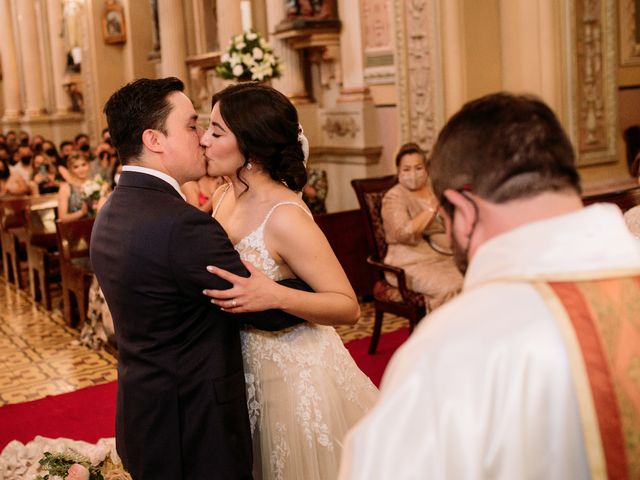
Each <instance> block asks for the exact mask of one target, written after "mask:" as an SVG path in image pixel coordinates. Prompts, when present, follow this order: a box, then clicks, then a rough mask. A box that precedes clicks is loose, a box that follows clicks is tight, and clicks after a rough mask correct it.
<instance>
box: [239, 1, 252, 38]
mask: <svg viewBox="0 0 640 480" xmlns="http://www.w3.org/2000/svg"><path fill="white" fill-rule="evenodd" d="M240 17H241V18H242V31H244V32H247V31H249V30H251V1H250V0H242V1H241V2H240Z"/></svg>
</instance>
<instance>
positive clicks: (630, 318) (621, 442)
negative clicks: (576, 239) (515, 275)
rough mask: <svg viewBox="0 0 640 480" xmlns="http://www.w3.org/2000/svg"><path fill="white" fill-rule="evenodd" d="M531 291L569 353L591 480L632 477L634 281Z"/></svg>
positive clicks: (636, 463)
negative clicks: (547, 311) (537, 293)
mask: <svg viewBox="0 0 640 480" xmlns="http://www.w3.org/2000/svg"><path fill="white" fill-rule="evenodd" d="M538 288H539V290H540V291H541V292H542V293H543V296H544V297H545V299H546V301H547V303H548V305H549V306H550V307H551V309H552V310H553V312H554V316H555V318H556V320H557V323H558V325H559V327H560V330H561V332H562V335H563V338H564V342H565V345H566V347H567V351H568V354H569V360H570V364H571V369H572V373H573V378H574V382H575V386H576V392H577V397H578V404H579V407H580V416H581V419H582V430H583V433H584V437H585V442H586V448H587V453H588V457H589V464H590V470H591V475H592V478H594V479H595V478H609V479H638V478H640V276H630V277H621V278H612V279H606V280H589V281H578V282H548V283H542V284H538Z"/></svg>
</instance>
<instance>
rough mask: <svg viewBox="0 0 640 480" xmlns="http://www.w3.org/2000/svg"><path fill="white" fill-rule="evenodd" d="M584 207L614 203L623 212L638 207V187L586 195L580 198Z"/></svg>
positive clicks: (639, 200) (639, 192)
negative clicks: (601, 203)
mask: <svg viewBox="0 0 640 480" xmlns="http://www.w3.org/2000/svg"><path fill="white" fill-rule="evenodd" d="M582 202H583V203H584V204H585V205H591V204H593V203H600V202H605V203H615V204H616V205H618V206H619V207H620V209H621V210H622V211H623V212H626V211H627V210H629V209H630V208H632V207H635V206H636V205H640V185H636V186H633V187H631V188H624V189H619V190H613V191H605V192H598V193H588V194H586V195H583V196H582Z"/></svg>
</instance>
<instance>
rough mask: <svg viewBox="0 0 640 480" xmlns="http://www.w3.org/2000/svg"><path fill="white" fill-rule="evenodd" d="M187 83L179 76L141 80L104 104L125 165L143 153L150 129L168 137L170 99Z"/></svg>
mask: <svg viewBox="0 0 640 480" xmlns="http://www.w3.org/2000/svg"><path fill="white" fill-rule="evenodd" d="M183 90H184V83H182V81H181V80H179V79H178V78H175V77H168V78H159V79H150V78H141V79H139V80H136V81H134V82H131V83H128V84H127V85H125V86H124V87H122V88H120V89H119V90H118V91H116V92H115V93H114V94H113V95H111V97H110V98H109V100H107V103H105V105H104V113H105V115H106V116H107V124H108V125H109V132H110V133H111V142H112V145H113V146H114V147H115V149H116V150H117V151H118V156H119V158H120V161H121V162H122V164H123V165H127V164H129V163H130V162H131V160H132V159H136V158H137V157H138V155H140V152H142V133H143V132H144V131H145V130H147V129H153V130H159V131H161V132H162V133H164V134H166V133H167V132H166V125H165V124H166V120H167V117H168V116H169V113H171V104H170V103H169V101H168V100H167V98H168V96H169V95H170V94H171V93H173V92H182V91H183Z"/></svg>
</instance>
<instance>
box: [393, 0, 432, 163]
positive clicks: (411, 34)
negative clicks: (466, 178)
mask: <svg viewBox="0 0 640 480" xmlns="http://www.w3.org/2000/svg"><path fill="white" fill-rule="evenodd" d="M436 7H437V5H436V0H412V1H410V2H405V1H404V0H394V23H395V31H396V55H395V56H396V58H397V77H396V78H397V86H398V99H399V102H398V107H399V112H400V138H401V141H402V142H408V141H412V142H417V143H419V144H420V145H421V146H422V147H423V148H425V149H427V150H430V149H431V146H432V145H433V143H434V142H435V139H436V136H437V133H438V130H439V129H440V127H441V126H442V123H443V117H444V113H443V104H442V98H443V88H442V81H441V77H440V75H439V72H441V71H442V69H441V68H440V65H439V62H440V58H439V54H438V51H439V50H438V44H437V39H438V33H437V32H438V30H437V28H438V27H437V26H438V22H437V18H438V17H437V8H436Z"/></svg>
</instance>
